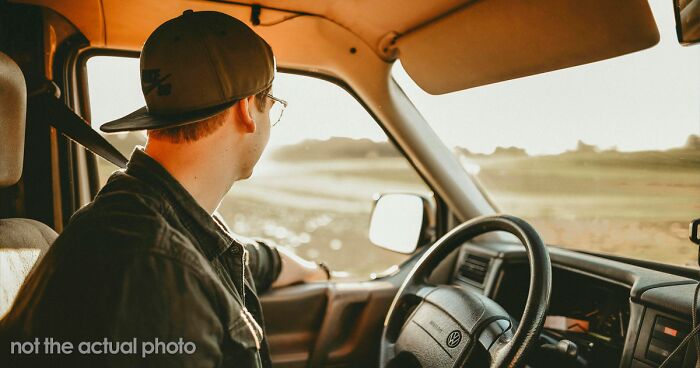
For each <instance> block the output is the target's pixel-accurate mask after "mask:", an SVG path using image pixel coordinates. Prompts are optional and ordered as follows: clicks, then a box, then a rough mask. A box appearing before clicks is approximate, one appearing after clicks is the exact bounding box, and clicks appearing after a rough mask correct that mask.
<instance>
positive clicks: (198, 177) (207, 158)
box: [144, 138, 233, 214]
mask: <svg viewBox="0 0 700 368" xmlns="http://www.w3.org/2000/svg"><path fill="white" fill-rule="evenodd" d="M205 140H206V138H205ZM208 143H213V142H208ZM212 147H216V146H215V145H211V144H207V142H200V141H197V142H195V143H184V144H178V143H169V142H163V141H151V140H149V142H148V143H147V144H146V148H145V149H144V151H145V152H146V154H148V155H149V156H150V157H151V158H153V159H154V160H156V161H157V162H158V163H159V164H161V166H163V167H164V168H165V170H167V171H168V173H170V175H172V176H173V177H174V178H175V179H176V180H177V181H178V182H179V183H180V184H181V185H182V186H183V187H184V188H185V189H186V190H187V191H188V192H189V193H190V195H192V197H193V198H194V199H195V200H196V201H197V203H198V204H199V205H200V206H201V207H202V208H204V210H205V211H207V213H209V214H212V213H214V211H215V210H216V208H217V207H218V206H219V203H220V202H221V199H222V198H223V197H224V195H226V193H227V192H228V191H229V189H231V186H232V185H233V179H232V176H231V174H230V173H231V172H232V170H231V168H229V167H226V165H227V164H228V165H230V163H231V162H232V160H228V161H227V162H226V161H225V160H223V159H222V158H224V155H223V154H221V155H218V154H215V152H213V151H214V150H213V149H212Z"/></svg>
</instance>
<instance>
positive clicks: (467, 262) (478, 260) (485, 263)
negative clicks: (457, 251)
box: [459, 254, 491, 285]
mask: <svg viewBox="0 0 700 368" xmlns="http://www.w3.org/2000/svg"><path fill="white" fill-rule="evenodd" d="M489 262H491V258H488V257H481V256H476V255H473V254H467V257H466V258H465V259H464V263H462V265H461V266H460V267H459V275H460V276H461V277H462V278H463V279H466V280H470V281H473V282H476V283H477V284H479V285H483V283H484V278H486V271H488V269H489Z"/></svg>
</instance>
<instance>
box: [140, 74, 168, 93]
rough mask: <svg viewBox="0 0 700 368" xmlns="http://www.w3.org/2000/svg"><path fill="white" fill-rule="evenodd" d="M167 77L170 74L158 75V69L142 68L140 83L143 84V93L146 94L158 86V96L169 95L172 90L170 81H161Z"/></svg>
mask: <svg viewBox="0 0 700 368" xmlns="http://www.w3.org/2000/svg"><path fill="white" fill-rule="evenodd" d="M168 78H170V74H168V75H166V76H164V77H161V76H160V69H144V70H142V71H141V83H143V84H144V85H145V86H144V88H143V94H144V95H147V94H149V93H151V91H153V90H154V89H156V88H158V96H169V95H170V92H171V90H172V85H171V84H170V83H163V82H165V80H166V79H168Z"/></svg>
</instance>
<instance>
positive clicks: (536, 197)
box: [100, 139, 700, 278]
mask: <svg viewBox="0 0 700 368" xmlns="http://www.w3.org/2000/svg"><path fill="white" fill-rule="evenodd" d="M324 143H325V144H324ZM386 144H387V143H372V144H370V143H368V142H367V141H353V140H347V139H346V140H335V141H333V140H332V141H325V142H324V141H321V142H318V141H317V142H305V143H302V144H300V145H297V146H291V147H286V148H284V149H283V150H281V151H278V152H277V153H274V152H273V153H272V154H270V155H269V156H268V157H266V158H265V159H263V160H262V161H261V163H260V164H259V166H258V167H256V169H255V173H254V174H253V177H252V178H251V179H249V180H246V181H242V182H238V183H236V184H235V185H234V187H233V189H232V190H231V192H230V193H229V194H228V195H227V196H226V197H225V198H224V200H223V202H222V204H221V207H220V208H219V210H220V212H221V213H222V215H223V216H224V218H226V220H227V221H228V223H229V225H230V226H231V227H232V228H233V229H234V231H236V232H238V233H240V234H243V235H248V236H253V237H265V238H269V239H273V240H274V241H275V242H277V243H279V244H283V245H287V246H289V247H291V248H292V249H294V250H295V251H296V252H297V254H299V255H301V256H303V257H306V258H309V259H313V260H319V261H320V260H323V261H325V262H327V263H328V264H329V265H330V267H331V268H332V269H334V270H338V271H345V272H347V277H350V278H366V277H367V276H368V275H369V274H370V273H372V272H379V271H381V270H384V269H386V268H387V267H389V266H391V265H393V264H396V263H398V262H401V260H403V259H405V257H406V256H404V255H399V254H394V253H391V252H388V251H385V250H382V249H379V248H377V247H376V246H374V245H372V244H370V242H369V240H368V238H367V232H368V226H369V216H370V212H371V208H372V196H373V195H374V194H375V193H380V192H390V191H414V192H421V193H426V192H428V190H427V188H426V187H425V186H424V185H423V184H422V182H421V181H420V179H419V178H418V177H417V175H416V174H415V172H414V171H413V169H412V168H411V167H410V166H409V165H408V164H407V162H406V161H405V160H404V159H403V158H402V157H400V156H398V155H397V154H396V153H395V151H391V150H387V149H386V146H385V145H386ZM372 145H375V146H377V147H374V148H373V147H372ZM310 146H311V147H314V149H313V150H309V149H308V148H309V147H310ZM324 147H326V148H324ZM280 152H281V153H280ZM331 152H332V155H331V154H330V153H331ZM330 157H336V158H335V159H330ZM338 157H340V158H338ZM460 160H462V161H463V162H464V164H465V166H468V167H469V168H470V170H474V169H475V168H478V173H476V174H475V176H476V178H477V180H478V182H479V183H480V184H481V186H482V187H483V188H485V191H486V193H487V194H488V196H489V197H490V198H491V200H492V201H493V202H494V203H495V204H496V205H497V206H498V207H499V209H500V210H501V211H502V212H505V213H510V214H514V215H517V216H521V217H523V218H525V219H527V220H528V221H530V222H531V223H532V224H533V225H534V226H535V228H536V229H537V230H538V231H539V232H540V233H541V235H542V237H543V238H544V240H545V241H546V242H547V243H549V244H552V245H559V246H564V247H568V248H575V249H585V250H589V251H599V252H606V253H614V254H620V255H625V256H630V257H634V258H643V259H651V260H657V261H661V262H669V263H674V264H693V263H694V262H695V255H696V252H697V248H696V246H694V245H693V244H692V243H690V242H689V241H688V223H689V221H690V220H692V219H694V218H697V217H700V150H697V149H685V150H682V149H677V150H671V151H666V152H634V153H621V152H616V151H607V152H568V153H564V154H560V155H552V156H535V157H531V156H527V155H525V154H522V153H518V152H507V151H506V152H505V153H504V152H497V153H495V154H492V155H473V154H468V153H466V154H465V153H461V154H460ZM100 166H101V173H107V172H109V171H111V168H110V167H109V166H108V164H106V163H104V162H102V163H101V165H100ZM397 231H400V229H397Z"/></svg>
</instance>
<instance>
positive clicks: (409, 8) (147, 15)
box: [14, 0, 471, 48]
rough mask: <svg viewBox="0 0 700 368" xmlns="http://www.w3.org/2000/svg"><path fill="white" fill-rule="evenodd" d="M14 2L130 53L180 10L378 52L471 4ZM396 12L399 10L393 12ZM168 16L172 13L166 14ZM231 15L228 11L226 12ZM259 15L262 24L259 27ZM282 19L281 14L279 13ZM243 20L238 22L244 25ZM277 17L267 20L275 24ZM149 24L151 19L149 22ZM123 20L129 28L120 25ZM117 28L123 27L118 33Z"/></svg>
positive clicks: (368, 0) (446, 0)
mask: <svg viewBox="0 0 700 368" xmlns="http://www.w3.org/2000/svg"><path fill="white" fill-rule="evenodd" d="M14 2H18V3H26V4H35V5H41V6H46V7H48V8H51V9H53V10H55V11H57V12H58V13H60V14H62V15H64V16H65V17H67V18H68V19H69V20H70V21H72V22H73V23H74V24H75V26H76V27H77V28H78V29H79V30H80V31H81V32H83V34H84V35H85V36H86V37H87V38H88V40H90V43H91V45H93V46H98V47H102V46H107V47H113V48H116V47H119V46H121V47H125V46H126V47H128V48H134V47H135V46H139V47H140V45H141V44H142V43H143V40H142V35H141V34H140V33H141V32H133V33H129V30H130V29H147V30H149V31H148V32H147V33H146V35H147V34H148V33H150V30H152V29H153V28H154V27H153V24H156V25H157V24H160V23H161V22H162V19H168V17H170V16H171V15H172V16H176V15H177V14H178V13H180V9H188V8H192V9H195V10H203V9H212V10H222V9H224V8H225V9H229V10H230V8H231V5H246V7H247V8H248V6H249V5H252V4H253V3H255V4H259V5H261V6H262V7H263V13H265V12H266V8H269V9H274V10H280V11H287V12H289V14H287V15H293V14H294V13H303V14H306V15H316V16H320V17H322V18H325V19H328V20H330V21H332V22H334V23H336V24H338V25H340V26H342V27H344V28H346V29H349V30H351V31H352V32H353V33H354V34H355V35H356V36H357V37H359V38H361V39H362V40H363V41H364V42H365V43H367V44H368V45H372V46H374V48H376V47H377V45H378V44H379V42H380V41H381V40H382V38H383V37H384V36H385V35H387V34H389V33H392V32H396V33H398V34H401V33H403V32H407V31H410V30H412V29H414V28H416V27H419V26H421V25H423V24H425V23H427V22H430V21H431V20H433V19H435V18H438V17H440V16H441V15H444V14H448V13H450V12H451V11H453V10H456V9H458V8H460V7H462V6H464V5H466V4H468V3H470V2H471V1H465V0H431V1H424V0H383V1H376V0H320V1H319V0H295V1H286V0H255V1H247V0H242V1H187V0H185V1H175V2H174V1H162V0H150V1H136V0H81V1H65V0H17V1H14ZM397 10H400V11H397ZM171 13H172V14H171ZM229 13H230V12H229ZM264 16H265V14H263V15H262V17H263V22H264ZM283 16H284V14H283ZM249 17H250V14H248V17H246V18H243V19H241V20H244V21H246V22H249V21H250V19H249ZM278 18H279V17H277V18H272V20H276V19H278ZM154 20H156V21H155V22H154ZM125 21H128V23H129V25H128V26H126V25H125V24H124V22H125ZM117 26H122V30H121V31H120V29H119V28H118V27H117Z"/></svg>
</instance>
